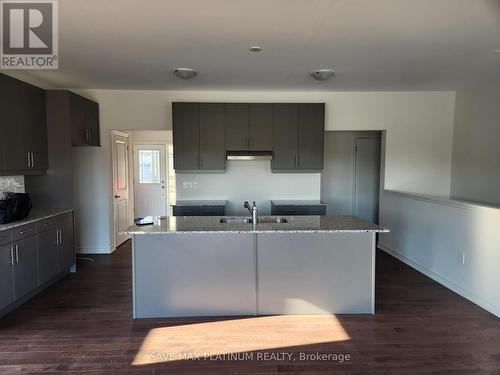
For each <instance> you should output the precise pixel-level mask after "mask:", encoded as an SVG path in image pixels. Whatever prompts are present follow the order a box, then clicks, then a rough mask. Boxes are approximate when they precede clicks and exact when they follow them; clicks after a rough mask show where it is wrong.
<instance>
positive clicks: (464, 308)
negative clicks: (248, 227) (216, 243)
mask: <svg viewBox="0 0 500 375" xmlns="http://www.w3.org/2000/svg"><path fill="white" fill-rule="evenodd" d="M93 258H94V259H95V262H90V261H85V260H81V261H78V272H77V273H76V274H72V275H69V276H68V277H66V278H65V279H63V280H62V281H60V282H59V283H58V284H56V285H54V286H52V287H51V288H49V289H48V290H46V291H45V292H43V293H42V294H40V295H39V296H37V297H35V298H34V299H32V300H31V301H29V302H28V303H26V304H25V305H23V306H21V307H20V308H18V309H17V310H15V311H13V312H12V313H10V314H8V315H7V316H5V317H3V318H0V374H9V373H17V374H19V373H23V374H24V373H43V374H49V373H54V374H61V373H70V374H91V373H94V374H163V373H165V374H239V375H243V374H275V373H286V374H302V375H306V374H310V375H312V374H330V373H346V374H347V373H349V374H430V373H447V374H500V319H498V318H496V317H495V316H493V315H491V314H489V313H487V312H486V311H484V310H482V309H481V308H479V307H477V306H476V305H474V304H472V303H470V302H468V301H467V300H465V299H463V298H461V297H460V296H458V295H456V294H455V293H453V292H451V291H449V290H447V289H445V288H444V287H442V286H440V285H439V284H437V283H435V282H433V281H432V280H430V279H428V278H427V277H425V276H423V275H422V274H420V273H418V272H416V271H414V270H413V269H411V268H409V267H407V266H406V265H404V264H402V263H401V262H399V261H398V260H396V259H394V258H392V257H390V256H388V255H386V254H384V253H382V252H379V253H378V254H377V277H376V280H377V287H376V293H377V314H376V315H374V316H366V315H364V316H361V315H357V316H353V315H343V316H342V315H339V316H270V317H267V316H266V317H225V318H189V319H186V318H183V319H147V320H138V321H133V320H132V318H131V307H132V295H131V249H130V244H129V243H126V244H125V245H123V246H122V247H120V248H119V249H118V250H117V251H116V252H115V253H114V254H112V255H111V256H105V255H102V256H93ZM231 353H233V355H231ZM238 353H239V354H238ZM317 353H323V354H326V355H330V356H329V357H325V358H322V359H318V358H304V355H306V354H309V355H315V354H317ZM217 355H219V356H217ZM334 355H337V357H334ZM347 355H349V356H350V358H349V360H347ZM245 356H246V357H245ZM301 356H302V357H301ZM342 356H343V358H344V361H343V363H341V361H340V360H339V359H340V358H342ZM193 357H194V358H193Z"/></svg>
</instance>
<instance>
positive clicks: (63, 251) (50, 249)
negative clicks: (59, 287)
mask: <svg viewBox="0 0 500 375" xmlns="http://www.w3.org/2000/svg"><path fill="white" fill-rule="evenodd" d="M23 236H24V237H23ZM0 244H1V245H0V315H3V314H5V313H6V312H8V311H10V310H12V309H13V308H14V307H16V306H17V305H19V303H22V302H23V301H24V300H26V299H27V298H29V297H31V296H33V295H34V294H35V293H37V291H40V290H41V289H42V288H45V287H47V286H48V285H49V283H48V282H50V281H54V280H57V278H58V277H59V276H62V275H64V274H65V273H67V272H69V271H70V267H71V266H72V265H73V264H74V263H75V252H74V242H73V214H72V213H71V212H69V213H64V214H61V215H58V216H54V217H48V218H45V219H42V220H40V221H38V222H36V224H35V223H28V224H25V225H20V226H17V227H15V228H14V229H11V230H5V231H2V232H1V233H0Z"/></svg>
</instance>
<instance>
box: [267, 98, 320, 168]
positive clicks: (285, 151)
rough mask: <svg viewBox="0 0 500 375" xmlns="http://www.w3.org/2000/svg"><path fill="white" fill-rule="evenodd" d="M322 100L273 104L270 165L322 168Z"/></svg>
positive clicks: (277, 166)
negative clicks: (318, 101)
mask: <svg viewBox="0 0 500 375" xmlns="http://www.w3.org/2000/svg"><path fill="white" fill-rule="evenodd" d="M324 118H325V105H324V104H323V103H307V104H274V106H273V138H272V139H273V161H272V169H273V170H276V171H279V170H301V171H315V170H320V169H323V148H324V143H323V139H324V129H325V120H324Z"/></svg>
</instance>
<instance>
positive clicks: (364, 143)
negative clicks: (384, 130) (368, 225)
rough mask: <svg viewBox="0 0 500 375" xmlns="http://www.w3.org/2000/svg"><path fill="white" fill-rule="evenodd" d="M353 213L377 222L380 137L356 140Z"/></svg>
mask: <svg viewBox="0 0 500 375" xmlns="http://www.w3.org/2000/svg"><path fill="white" fill-rule="evenodd" d="M355 163H356V165H355V169H356V172H355V173H356V176H355V196H354V215H355V216H357V217H359V218H361V219H364V220H366V221H369V222H372V223H378V210H379V194H380V138H369V139H368V138H366V139H365V138H358V139H357V140H356V160H355Z"/></svg>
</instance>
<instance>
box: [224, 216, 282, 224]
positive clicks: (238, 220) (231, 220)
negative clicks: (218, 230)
mask: <svg viewBox="0 0 500 375" xmlns="http://www.w3.org/2000/svg"><path fill="white" fill-rule="evenodd" d="M219 222H220V223H221V224H252V219H251V218H249V217H221V218H220V220H219ZM258 223H260V224H284V223H288V220H287V219H286V218H284V217H279V216H260V217H259V221H258Z"/></svg>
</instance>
